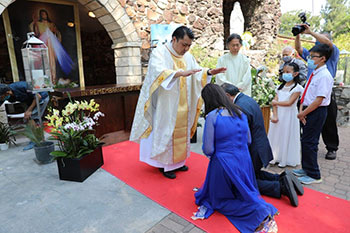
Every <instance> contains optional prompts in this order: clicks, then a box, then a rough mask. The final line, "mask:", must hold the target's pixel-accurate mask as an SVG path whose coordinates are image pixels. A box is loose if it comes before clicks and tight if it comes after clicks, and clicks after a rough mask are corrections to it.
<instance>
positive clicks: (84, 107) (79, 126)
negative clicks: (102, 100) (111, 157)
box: [46, 99, 104, 158]
mask: <svg viewBox="0 0 350 233" xmlns="http://www.w3.org/2000/svg"><path fill="white" fill-rule="evenodd" d="M92 114H93V115H92ZM101 116H104V114H103V113H101V112H100V111H99V104H98V103H96V102H95V100H94V99H91V100H90V103H88V102H87V101H72V100H70V102H69V103H68V104H67V105H66V107H65V108H64V109H63V110H62V111H59V110H57V109H53V110H50V113H49V114H48V115H47V116H46V119H48V121H49V122H48V126H51V127H52V130H51V132H50V134H51V135H52V137H51V139H55V140H57V141H58V146H59V148H60V150H59V151H53V152H51V155H52V156H54V157H55V158H57V157H66V158H80V157H82V156H83V155H86V154H89V153H91V152H92V151H94V150H95V149H96V147H97V146H99V145H101V144H102V143H101V142H100V141H99V140H98V139H97V138H96V136H95V134H94V130H93V126H95V125H96V124H97V121H98V119H99V117H101Z"/></svg>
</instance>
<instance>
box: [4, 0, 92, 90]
mask: <svg viewBox="0 0 350 233" xmlns="http://www.w3.org/2000/svg"><path fill="white" fill-rule="evenodd" d="M3 15H4V16H3V18H4V24H5V31H6V34H7V35H11V36H8V37H7V40H8V41H7V42H8V43H7V44H8V48H9V54H10V60H11V67H12V70H13V72H12V74H13V77H14V81H24V80H25V76H24V68H23V60H22V54H21V48H22V46H23V43H24V42H25V41H26V40H27V33H28V32H34V34H35V36H36V37H37V38H38V39H40V40H41V41H43V42H44V43H45V44H46V45H47V47H48V51H49V63H50V71H51V80H52V83H53V84H57V83H59V82H60V83H62V82H63V83H67V82H75V83H77V84H80V86H81V87H84V86H85V85H84V76H83V74H84V72H83V62H82V51H81V41H80V23H79V11H78V5H77V3H74V2H64V1H59V2H58V1H55V0H41V1H39V0H29V1H24V0H17V1H15V2H14V3H12V4H11V5H10V6H9V7H8V8H7V9H6V12H4V14H3ZM14 70H15V71H17V74H16V72H14Z"/></svg>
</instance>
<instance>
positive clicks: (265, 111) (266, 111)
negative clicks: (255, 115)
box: [260, 105, 271, 134]
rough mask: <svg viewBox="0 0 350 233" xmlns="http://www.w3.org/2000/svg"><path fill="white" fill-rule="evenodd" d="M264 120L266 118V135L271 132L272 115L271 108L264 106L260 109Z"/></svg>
mask: <svg viewBox="0 0 350 233" xmlns="http://www.w3.org/2000/svg"><path fill="white" fill-rule="evenodd" d="M260 109H261V112H262V115H263V118H264V126H265V131H266V134H267V133H268V132H269V127H270V115H271V106H270V105H267V106H262V107H260Z"/></svg>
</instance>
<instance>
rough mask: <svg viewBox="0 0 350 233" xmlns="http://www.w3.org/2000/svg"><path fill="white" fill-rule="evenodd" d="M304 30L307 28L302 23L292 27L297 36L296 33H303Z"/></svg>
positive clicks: (294, 34)
mask: <svg viewBox="0 0 350 233" xmlns="http://www.w3.org/2000/svg"><path fill="white" fill-rule="evenodd" d="M304 30H305V28H304V27H303V26H300V25H297V26H294V27H293V28H292V33H293V36H296V35H298V34H299V33H302V32H303V31H304Z"/></svg>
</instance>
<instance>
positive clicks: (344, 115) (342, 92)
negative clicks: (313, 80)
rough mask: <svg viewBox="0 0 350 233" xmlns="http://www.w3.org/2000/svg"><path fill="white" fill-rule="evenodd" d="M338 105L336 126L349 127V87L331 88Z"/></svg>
mask: <svg viewBox="0 0 350 233" xmlns="http://www.w3.org/2000/svg"><path fill="white" fill-rule="evenodd" d="M333 91H334V92H335V97H336V100H337V105H338V115H337V124H338V125H339V126H350V86H343V87H342V86H336V87H334V88H333Z"/></svg>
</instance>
